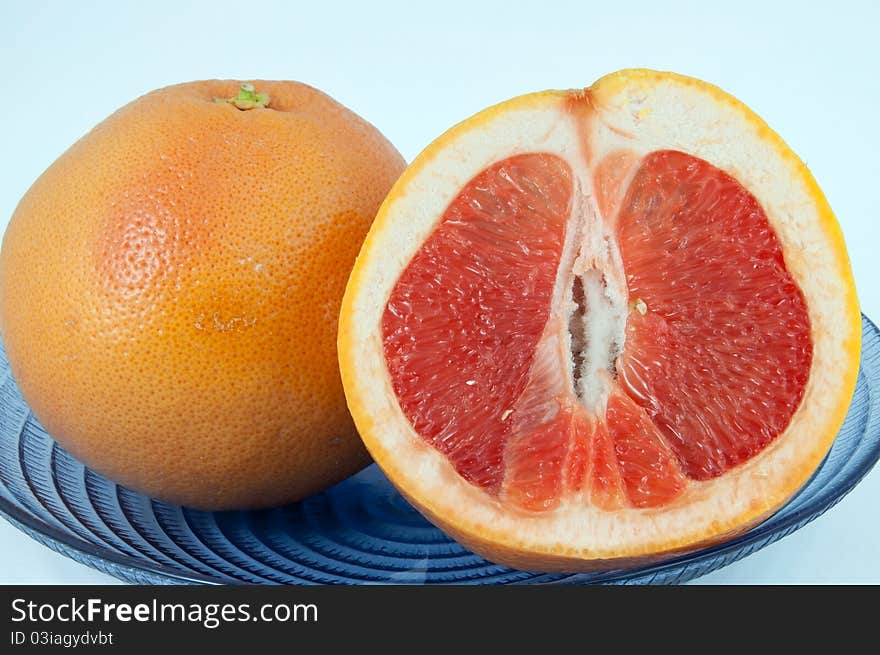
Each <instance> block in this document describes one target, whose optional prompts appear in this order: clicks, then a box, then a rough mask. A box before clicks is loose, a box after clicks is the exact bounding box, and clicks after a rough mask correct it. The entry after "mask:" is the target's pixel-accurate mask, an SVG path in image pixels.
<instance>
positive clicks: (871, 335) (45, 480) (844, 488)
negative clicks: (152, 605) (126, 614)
mask: <svg viewBox="0 0 880 655" xmlns="http://www.w3.org/2000/svg"><path fill="white" fill-rule="evenodd" d="M862 333H863V350H862V361H861V371H860V372H859V380H858V386H857V388H856V392H855V396H854V397H853V401H852V405H851V406H850V409H849V414H848V415H847V417H846V422H845V423H844V425H843V428H842V429H841V431H840V434H839V435H838V436H837V439H836V440H835V442H834V445H833V446H832V448H831V451H830V453H829V454H828V456H827V457H826V459H825V461H824V462H823V463H822V466H821V467H820V468H819V470H818V471H817V472H816V473H815V475H814V476H813V478H812V479H811V480H810V482H809V483H808V484H807V485H806V486H805V487H804V489H802V490H801V492H800V493H799V494H798V495H797V496H796V497H795V498H794V499H793V500H792V501H791V502H789V503H788V505H786V506H785V507H784V508H783V509H782V510H780V511H779V512H777V513H776V514H775V515H774V516H772V517H771V518H769V519H768V520H767V521H765V522H764V523H762V524H761V525H759V526H757V527H755V528H754V529H752V530H751V531H749V532H748V533H746V534H744V535H742V536H740V537H738V538H737V539H734V540H732V541H728V542H726V543H723V544H721V545H717V546H715V547H713V548H707V549H704V550H700V551H697V552H694V553H690V554H688V555H684V556H681V557H678V558H676V559H672V560H668V561H665V562H662V563H659V564H653V565H650V566H645V567H642V568H637V569H627V570H615V571H605V572H601V573H588V574H579V575H564V574H540V573H527V572H524V571H515V570H513V569H509V568H507V567H504V566H498V565H496V564H492V563H490V562H487V561H485V560H483V559H481V558H480V557H478V556H476V555H474V554H473V553H471V552H469V551H468V550H466V549H465V548H463V547H462V546H460V545H458V544H457V543H455V542H454V541H452V540H451V539H450V538H449V537H447V536H446V535H445V534H443V533H442V532H441V531H440V530H438V529H437V528H435V527H434V526H432V525H431V524H430V523H428V522H427V521H426V520H425V519H424V518H422V516H421V515H420V514H418V512H416V511H415V510H414V509H413V508H412V507H410V505H409V504H408V503H407V502H406V501H405V500H404V499H403V498H402V497H401V496H400V495H399V494H398V493H397V492H396V491H395V490H394V488H393V487H392V486H391V484H390V483H389V482H388V481H387V480H386V479H385V477H384V476H383V475H382V473H381V472H380V471H379V470H378V469H377V468H376V467H375V466H371V467H369V468H368V469H366V470H365V471H363V472H361V473H359V474H358V475H356V476H354V477H352V478H350V479H348V480H346V481H344V482H342V483H340V484H338V485H336V486H335V487H333V488H332V489H329V490H328V491H325V492H323V493H321V494H318V495H316V496H312V497H311V498H308V499H306V500H304V501H302V502H300V503H296V504H293V505H288V506H286V507H279V508H276V509H270V510H263V511H257V512H216V513H210V512H200V511H195V510H191V509H187V508H185V507H178V506H175V505H169V504H167V503H163V502H160V501H157V500H153V499H151V498H147V497H146V496H143V495H141V494H138V493H135V492H133V491H130V490H129V489H126V488H124V487H120V486H118V485H115V484H113V483H112V482H110V481H109V480H107V479H106V478H103V477H101V476H100V475H98V474H96V473H94V472H92V471H90V470H89V469H88V468H86V467H84V466H83V465H82V464H80V463H79V462H77V461H76V460H75V459H73V458H72V457H71V456H70V455H68V454H67V452H65V451H64V450H63V449H62V448H61V447H60V446H58V445H57V444H56V443H55V442H54V441H53V440H52V438H51V437H49V435H48V434H46V432H45V431H44V430H43V429H42V427H40V425H39V423H37V421H36V420H35V419H34V417H33V415H32V414H31V413H30V411H29V410H28V407H27V405H26V404H25V403H24V400H22V397H21V395H20V393H19V391H18V389H17V388H16V386H15V383H14V382H13V380H12V376H11V375H10V372H9V364H8V362H7V361H6V355H5V353H4V352H3V351H2V349H0V379H2V386H0V482H2V484H0V512H2V513H3V514H5V515H6V517H7V518H8V519H9V520H10V521H11V522H12V523H13V524H14V525H16V526H17V527H19V528H20V529H21V530H23V531H24V532H26V533H27V534H29V535H30V536H31V537H33V538H34V539H36V540H37V541H39V542H40V543H43V544H45V545H47V546H49V547H51V548H53V549H55V550H57V551H58V552H60V553H62V554H63V555H67V556H68V557H71V558H73V559H75V560H77V561H79V562H82V563H84V564H87V565H88V566H91V567H94V568H96V569H99V570H101V571H104V572H106V573H109V574H110V575H113V576H116V577H117V578H121V579H122V580H126V581H129V582H135V583H141V584H175V583H177V584H180V583H207V584H223V583H258V584H259V583H267V584H272V583H292V584H314V583H318V584H320V583H330V584H332V583H374V584H375V583H402V584H423V583H425V584H430V583H472V584H473V583H546V582H564V583H590V582H603V583H618V584H636V583H677V582H684V581H687V580H691V579H693V578H696V577H697V576H700V575H703V574H705V573H708V572H710V571H713V570H715V569H718V568H720V567H722V566H726V565H727V564H730V563H731V562H734V561H736V560H738V559H740V558H742V557H745V556H746V555H748V554H750V553H753V552H755V551H756V550H759V549H761V548H763V547H764V546H766V545H767V544H770V543H772V542H774V541H776V540H777V539H780V538H781V537H784V536H786V535H788V534H790V533H792V532H794V531H795V530H797V529H798V528H800V527H801V526H803V525H804V524H806V523H808V522H809V521H811V520H813V519H814V518H816V517H817V516H819V515H820V514H822V512H824V511H825V510H827V509H828V508H829V507H831V506H832V505H834V504H835V503H836V502H837V501H839V500H840V499H841V498H842V497H843V496H844V495H846V493H847V492H849V491H850V490H851V489H852V488H853V487H854V486H855V485H856V483H857V482H858V481H859V480H861V479H862V477H864V475H865V474H866V473H867V472H868V471H869V470H870V469H871V467H872V466H873V465H874V463H875V462H876V461H877V459H878V456H880V424H878V416H880V395H878V393H877V390H878V388H880V386H878V385H880V333H878V329H877V327H876V326H875V325H874V324H873V323H872V322H871V321H870V320H869V319H868V318H866V317H863V321H862Z"/></svg>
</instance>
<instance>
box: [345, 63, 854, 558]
mask: <svg viewBox="0 0 880 655" xmlns="http://www.w3.org/2000/svg"><path fill="white" fill-rule="evenodd" d="M859 334H860V320H859V312H858V306H857V301H856V297H855V291H854V286H853V281H852V276H851V273H850V269H849V264H848V261H847V257H846V253H845V249H844V247H843V241H842V238H841V235H840V231H839V228H838V226H837V223H836V220H835V219H834V216H833V214H832V213H831V211H830V209H829V207H828V205H827V202H826V201H825V199H824V197H823V196H822V194H821V192H820V190H819V189H818V187H817V186H816V183H815V182H814V180H813V178H812V177H811V175H810V173H809V172H808V171H807V169H806V168H805V167H804V165H803V164H802V163H801V162H800V161H799V160H798V159H797V157H796V156H795V155H794V154H793V153H792V152H791V151H790V150H789V149H788V148H787V147H786V146H785V144H784V143H783V142H782V141H781V139H779V137H778V136H776V135H775V134H774V133H773V132H771V131H770V129H769V128H768V127H767V126H766V125H765V124H764V123H763V122H762V121H761V120H760V119H758V118H757V117H756V116H755V115H754V114H752V113H751V112H750V111H749V110H748V109H747V108H746V107H744V106H743V105H742V104H740V103H739V102H737V101H736V100H734V99H733V98H731V97H730V96H727V95H726V94H724V93H723V92H721V91H720V90H718V89H717V88H715V87H712V86H710V85H707V84H705V83H702V82H698V81H696V80H691V79H688V78H683V77H680V76H676V75H672V74H662V73H654V72H650V71H623V72H620V73H616V74H613V75H610V76H608V77H605V78H603V79H602V80H600V81H599V82H597V83H596V84H595V85H594V86H593V87H591V88H589V89H586V90H584V91H576V92H554V91H550V92H544V93H539V94H534V95H530V96H523V97H521V98H517V99H514V100H511V101H509V102H506V103H503V104H501V105H498V106H496V107H493V108H490V109H488V110H486V111H484V112H482V113H480V114H478V115H476V116H474V117H473V118H471V119H469V120H467V121H465V122H464V123H462V124H460V125H459V126H457V127H455V128H453V129H452V130H450V131H449V132H447V133H446V134H445V135H443V136H442V137H440V138H439V139H438V140H437V141H435V142H434V143H433V144H432V145H431V146H429V147H428V148H427V149H426V150H425V151H424V152H423V153H422V154H421V155H420V156H419V157H418V158H417V159H416V161H415V162H414V163H413V164H412V165H411V166H410V167H409V169H408V170H407V171H406V172H405V173H404V175H403V177H402V178H401V180H400V181H399V182H398V183H397V185H396V186H395V187H394V189H393V190H392V192H391V194H390V195H389V197H388V199H387V200H386V202H385V204H384V205H383V207H382V209H381V211H380V213H379V216H378V217H377V219H376V222H375V223H374V226H373V229H372V231H371V232H370V235H369V237H368V238H367V241H366V243H365V244H364V247H363V249H362V251H361V254H360V256H359V258H358V263H357V265H356V267H355V270H354V272H353V274H352V277H351V279H350V282H349V286H348V290H347V293H346V297H345V301H344V303H343V311H342V317H341V323H340V334H339V352H340V362H341V366H342V372H343V381H344V384H345V388H346V395H347V397H348V401H349V406H350V408H351V410H352V414H353V416H354V418H355V421H356V423H357V426H358V429H359V431H360V433H361V435H362V437H363V439H364V441H365V443H366V445H367V447H368V448H369V450H370V451H371V453H372V454H373V456H374V458H375V459H376V461H377V463H378V464H379V465H380V466H381V467H382V469H383V470H384V471H385V472H386V474H387V475H388V476H389V478H390V479H391V480H392V482H393V483H394V484H395V485H396V486H397V487H398V488H399V489H400V490H401V492H402V493H403V494H404V495H406V496H407V497H408V498H409V499H410V500H411V501H412V502H413V503H414V504H415V505H416V506H417V507H418V508H419V509H421V511H422V512H423V513H425V514H426V515H427V516H428V517H429V518H430V519H431V520H433V521H434V522H435V523H437V524H438V525H439V526H440V527H441V528H443V529H445V530H447V531H448V532H450V533H451V534H452V535H453V536H454V537H456V538H457V539H459V540H460V541H462V542H463V543H465V544H466V545H468V546H470V547H471V548H473V549H474V550H475V551H477V552H478V553H480V554H482V555H484V556H485V557H487V558H489V559H492V560H494V561H497V562H501V563H505V564H510V565H513V566H518V567H520V568H529V569H535V570H566V571H576V570H584V569H590V568H601V567H606V566H620V565H621V564H625V563H628V562H636V561H639V560H644V559H652V558H657V557H660V556H662V555H664V554H670V553H674V552H681V551H683V550H686V549H690V548H694V547H696V546H698V545H702V544H707V543H711V542H714V541H718V540H720V539H723V538H725V537H727V536H731V535H733V534H735V533H737V532H740V531H742V530H744V529H747V528H748V527H750V526H751V525H754V524H755V523H756V522H758V521H760V520H761V519H762V518H764V517H766V516H767V515H769V514H770V513H772V512H773V511H774V510H775V509H777V508H779V507H780V506H781V505H782V504H783V503H784V502H785V501H786V500H787V499H789V498H790V497H791V496H792V495H793V494H794V493H795V492H796V491H797V490H798V489H799V488H800V487H801V486H802V485H803V484H804V482H806V480H807V479H808V478H809V476H810V475H811V473H812V472H813V471H814V470H815V468H816V467H817V466H818V464H819V463H820V462H821V459H822V457H823V456H824V455H825V453H826V452H827V450H828V448H829V446H830V444H831V442H832V440H833V438H834V436H835V434H836V432H837V430H838V429H839V427H840V424H841V423H842V421H843V417H844V415H845V412H846V408H847V406H848V402H849V399H850V397H851V395H852V391H853V388H854V384H855V376H856V372H857V366H858V356H859Z"/></svg>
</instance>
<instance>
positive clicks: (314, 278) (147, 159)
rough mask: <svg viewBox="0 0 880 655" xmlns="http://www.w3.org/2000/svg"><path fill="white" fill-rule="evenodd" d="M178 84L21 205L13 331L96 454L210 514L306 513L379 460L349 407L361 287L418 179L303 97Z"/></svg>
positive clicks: (5, 256)
mask: <svg viewBox="0 0 880 655" xmlns="http://www.w3.org/2000/svg"><path fill="white" fill-rule="evenodd" d="M252 83H253V84H254V86H255V87H256V89H257V91H259V92H266V93H268V94H269V96H270V98H271V100H270V103H269V106H268V108H255V109H251V110H247V111H242V110H239V109H237V108H236V107H234V106H232V105H230V104H218V103H215V102H214V99H215V98H226V97H231V96H234V95H235V94H236V91H237V89H238V86H239V82H234V81H216V80H215V81H206V82H193V83H189V84H181V85H177V86H171V87H167V88H164V89H159V90H157V91H154V92H152V93H150V94H147V95H145V96H143V97H142V98H139V99H138V100H135V101H134V102H132V103H131V104H129V105H127V106H126V107H123V108H122V109H120V110H119V111H117V112H116V113H115V114H113V115H112V116H110V117H109V118H108V119H106V120H105V121H104V122H102V123H101V124H100V125H98V126H97V127H96V128H95V129H94V130H92V131H91V132H90V133H89V134H87V135H86V136H85V137H83V138H82V139H81V140H80V141H79V142H77V143H76V144H74V145H73V146H72V147H71V148H70V149H69V150H68V151H67V152H66V153H64V154H63V155H62V156H61V157H60V158H59V159H58V160H57V161H56V162H55V163H54V164H52V165H51V166H50V167H49V169H48V170H47V171H46V172H45V173H44V174H43V175H42V176H41V177H40V178H39V179H38V180H37V181H36V183H35V184H34V185H33V186H32V187H31V189H30V190H29V191H28V192H27V194H26V195H25V196H24V198H23V199H22V200H21V203H20V204H19V206H18V208H17V209H16V211H15V214H14V215H13V217H12V219H11V221H10V223H9V228H8V230H7V232H6V235H5V237H4V240H3V247H2V253H0V329H2V334H3V339H4V342H5V345H6V349H7V354H8V356H9V361H10V364H11V366H12V371H13V374H14V375H15V378H16V381H17V382H18V385H19V387H20V388H21V391H22V393H23V395H24V397H25V399H26V400H27V401H28V403H29V404H30V406H31V408H32V409H33V411H34V413H35V415H36V416H37V418H38V419H39V420H40V421H41V422H42V423H43V425H44V426H45V428H46V429H47V430H48V431H49V433H50V434H52V435H53V436H54V437H55V438H56V439H57V440H58V441H59V442H60V443H61V444H62V445H63V446H64V447H66V448H67V449H69V450H70V451H71V452H72V453H73V454H74V455H75V456H76V457H77V458H79V459H81V460H82V461H83V462H85V463H86V464H88V465H89V466H91V467H93V468H94V469H96V470H97V471H99V472H101V473H103V474H105V475H107V476H108V477H110V478H112V479H113V480H115V481H117V482H119V483H122V484H125V485H127V486H130V487H132V488H134V489H136V490H138V491H142V492H144V493H147V494H149V495H152V496H155V497H158V498H161V499H164V500H168V501H171V502H176V503H182V504H186V505H189V506H193V507H198V508H204V509H231V508H254V507H263V506H270V505H275V504H279V503H284V502H289V501H294V500H297V499H299V498H302V497H304V496H306V495H308V494H311V493H313V492H316V491H318V490H320V489H322V488H324V487H326V486H328V485H330V484H333V483H335V482H337V481H338V480H341V479H343V478H345V477H347V476H348V475H350V474H352V473H354V472H355V471H357V470H358V469H360V468H362V467H363V466H364V465H365V464H367V463H368V461H369V456H368V454H367V453H366V451H365V449H364V447H363V445H362V444H361V442H360V440H359V439H358V437H357V433H356V432H355V429H354V425H353V423H352V420H351V417H350V415H349V413H348V411H347V409H346V406H345V399H344V396H343V391H342V385H341V382H340V377H339V370H338V367H337V359H336V343H335V340H336V325H337V316H338V312H339V306H340V302H341V299H342V294H343V291H344V288H345V283H346V280H347V277H348V273H349V271H350V270H351V267H352V265H353V263H354V259H355V256H356V254H357V252H358V249H359V247H360V245H361V242H362V240H363V238H364V235H365V234H366V233H367V230H368V228H369V226H370V223H371V221H372V219H373V217H374V216H375V213H376V210H377V209H378V207H379V205H380V203H381V202H382V199H383V198H384V197H385V195H386V193H387V192H388V190H389V189H390V188H391V186H392V184H393V183H394V181H395V180H396V179H397V177H398V175H399V174H400V172H401V171H402V170H403V168H404V161H403V159H402V158H401V156H400V154H399V153H398V152H397V150H395V148H394V147H393V146H392V145H391V144H390V143H389V142H388V141H387V140H386V139H385V138H384V137H383V136H382V135H381V134H380V133H379V132H378V131H377V130H376V129H375V128H374V127H373V126H371V125H370V124H368V123H367V122H365V121H364V120H362V119H361V118H359V117H358V116H357V115H355V114H354V113H352V112H351V111H349V110H348V109H346V108H345V107H343V106H341V105H340V104H338V103H337V102H335V101H334V100H332V99H331V98H329V97H328V96H326V95H324V94H323V93H321V92H319V91H317V90H315V89H313V88H311V87H308V86H306V85H303V84H299V83H296V82H268V81H253V82H252Z"/></svg>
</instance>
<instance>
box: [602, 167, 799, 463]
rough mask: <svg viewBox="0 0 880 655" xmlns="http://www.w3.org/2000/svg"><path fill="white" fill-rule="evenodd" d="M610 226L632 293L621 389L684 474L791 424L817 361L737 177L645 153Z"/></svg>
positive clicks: (730, 459)
mask: <svg viewBox="0 0 880 655" xmlns="http://www.w3.org/2000/svg"><path fill="white" fill-rule="evenodd" d="M616 225H617V233H618V238H619V243H620V250H621V257H622V259H623V262H624V268H625V270H626V274H627V285H628V287H629V294H630V297H631V298H638V299H639V301H640V302H641V303H643V308H644V311H645V315H641V313H640V312H634V313H632V314H631V316H630V318H629V322H628V326H627V340H626V348H625V349H624V352H623V356H622V357H621V360H620V366H619V371H620V376H621V380H622V382H623V385H624V388H625V389H626V390H627V392H629V393H630V395H631V396H632V397H633V398H634V399H635V400H636V401H637V402H638V403H639V404H640V405H641V406H642V407H644V408H645V410H647V412H648V414H649V415H650V416H651V417H652V419H653V420H654V422H655V423H656V424H657V426H658V427H659V429H660V431H661V432H662V433H663V435H664V436H665V437H666V439H667V440H668V441H669V443H670V444H671V445H672V448H673V450H674V451H675V453H676V455H677V456H678V458H679V460H680V461H681V463H682V466H683V468H684V470H685V472H686V473H687V475H688V477H690V478H693V479H697V480H705V479H707V478H711V477H715V476H718V475H721V474H722V473H724V472H725V471H727V470H728V469H730V468H731V467H734V466H737V465H738V464H741V463H742V462H744V461H746V460H748V459H750V458H751V457H753V456H754V455H755V454H756V453H757V452H759V451H760V450H761V449H763V448H765V447H766V446H767V445H768V444H769V443H770V442H771V441H773V439H775V438H776V437H777V436H778V435H779V434H780V433H781V432H782V431H783V430H784V429H785V428H786V427H787V426H788V424H789V422H790V421H791V417H792V415H793V414H794V412H795V410H796V409H797V407H798V405H799V403H800V401H801V398H802V396H803V392H804V388H805V386H806V383H807V377H808V375H809V370H810V361H811V358H812V341H811V335H810V317H809V314H808V313H807V307H806V303H805V300H804V296H803V294H802V293H801V290H800V289H799V288H798V286H797V284H796V283H795V282H794V280H793V279H792V276H791V274H790V273H789V272H788V270H787V269H786V266H785V261H784V258H783V254H782V248H781V247H780V244H779V239H778V237H777V235H776V233H775V232H774V230H773V229H772V228H771V227H770V224H769V222H768V220H767V216H766V214H765V213H764V211H763V209H762V208H761V206H760V205H759V203H758V202H757V200H756V199H755V197H754V196H753V195H752V194H750V193H749V192H748V191H747V190H746V189H744V188H743V187H742V185H741V184H739V182H737V181H736V180H735V179H733V178H732V177H731V176H730V175H727V174H726V173H724V172H723V171H721V170H719V169H718V168H716V167H714V166H712V165H711V164H709V163H708V162H705V161H703V160H701V159H698V158H696V157H693V156H691V155H687V154H685V153H681V152H674V151H668V150H667V151H662V152H654V153H650V154H649V155H647V156H646V157H645V158H644V159H643V160H642V162H641V163H640V164H639V166H638V169H637V172H636V173H635V176H634V178H633V180H632V182H631V184H630V186H629V189H628V191H627V192H626V194H625V200H624V201H623V204H622V209H621V211H620V213H619V215H618V218H617V221H616Z"/></svg>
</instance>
